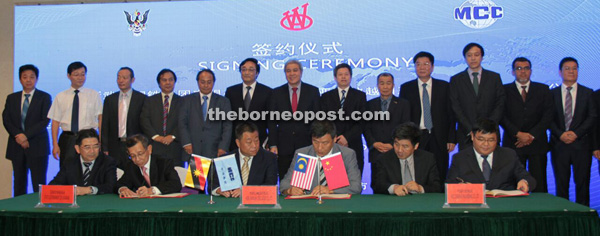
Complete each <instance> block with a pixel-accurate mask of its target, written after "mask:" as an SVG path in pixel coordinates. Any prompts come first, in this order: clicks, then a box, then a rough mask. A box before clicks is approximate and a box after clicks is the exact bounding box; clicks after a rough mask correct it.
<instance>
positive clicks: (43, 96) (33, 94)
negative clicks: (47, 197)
mask: <svg viewBox="0 0 600 236" xmlns="http://www.w3.org/2000/svg"><path fill="white" fill-rule="evenodd" d="M38 75H39V70H38V68H37V67H35V66H34V65H24V66H21V67H19V82H21V85H22V86H23V90H22V91H19V92H15V93H12V94H10V95H8V97H6V103H5V104H4V111H3V112H2V122H3V124H4V128H5V129H6V131H7V132H8V134H9V137H8V144H7V145H6V159H8V160H11V162H12V166H13V175H14V190H13V194H14V196H15V197H16V196H20V195H23V194H26V193H27V171H29V172H30V173H31V186H32V187H33V192H38V190H39V185H40V184H46V172H47V171H48V155H49V154H50V145H49V144H48V143H49V142H48V129H46V127H48V122H50V119H48V118H47V117H46V115H48V110H49V109H50V105H51V104H52V98H51V97H50V95H49V94H48V93H46V92H44V91H42V90H39V89H36V87H35V86H36V84H37V81H38Z"/></svg>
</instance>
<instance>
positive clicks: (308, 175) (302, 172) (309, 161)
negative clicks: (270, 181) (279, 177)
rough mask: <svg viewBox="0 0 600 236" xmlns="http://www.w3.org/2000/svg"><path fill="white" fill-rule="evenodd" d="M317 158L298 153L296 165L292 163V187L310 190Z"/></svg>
mask: <svg viewBox="0 0 600 236" xmlns="http://www.w3.org/2000/svg"><path fill="white" fill-rule="evenodd" d="M317 161H318V160H317V158H316V157H311V156H308V155H304V154H301V153H298V157H297V158H296V163H294V173H293V175H292V186H294V187H298V188H301V189H305V190H310V186H311V185H312V181H313V177H314V175H315V167H316V165H317Z"/></svg>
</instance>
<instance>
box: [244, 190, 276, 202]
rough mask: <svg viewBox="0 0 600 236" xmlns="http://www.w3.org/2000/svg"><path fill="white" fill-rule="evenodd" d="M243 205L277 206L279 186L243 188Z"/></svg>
mask: <svg viewBox="0 0 600 236" xmlns="http://www.w3.org/2000/svg"><path fill="white" fill-rule="evenodd" d="M242 204H244V205H276V204H277V186H242Z"/></svg>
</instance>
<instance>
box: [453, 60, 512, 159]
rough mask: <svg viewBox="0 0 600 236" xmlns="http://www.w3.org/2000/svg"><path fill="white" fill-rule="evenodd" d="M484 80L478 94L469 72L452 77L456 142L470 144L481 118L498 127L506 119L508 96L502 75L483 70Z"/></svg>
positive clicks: (465, 71) (482, 78) (482, 79)
mask: <svg viewBox="0 0 600 236" xmlns="http://www.w3.org/2000/svg"><path fill="white" fill-rule="evenodd" d="M480 81H481V82H480V83H479V93H478V95H475V89H473V83H472V82H471V78H470V77H469V74H468V72H467V70H464V71H462V72H460V73H458V74H456V75H454V76H452V78H450V102H451V105H452V110H453V111H454V116H455V117H456V120H457V122H458V130H457V132H456V135H457V136H456V139H457V141H458V142H459V143H465V142H466V141H467V135H468V134H469V133H470V132H471V130H472V129H473V125H474V124H475V123H476V122H477V120H478V119H479V118H488V119H491V120H493V121H495V122H496V123H497V124H498V123H500V120H501V119H502V112H503V111H504V101H505V99H506V98H505V97H506V95H505V93H504V86H503V85H502V79H500V75H499V74H498V73H496V72H493V71H489V70H486V69H483V70H482V72H481V80H480ZM461 149H462V147H461Z"/></svg>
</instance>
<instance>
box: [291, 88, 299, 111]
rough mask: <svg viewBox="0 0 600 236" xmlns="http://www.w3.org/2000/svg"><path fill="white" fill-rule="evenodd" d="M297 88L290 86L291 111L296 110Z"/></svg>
mask: <svg viewBox="0 0 600 236" xmlns="http://www.w3.org/2000/svg"><path fill="white" fill-rule="evenodd" d="M297 91H298V88H292V112H296V110H298V93H297Z"/></svg>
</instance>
